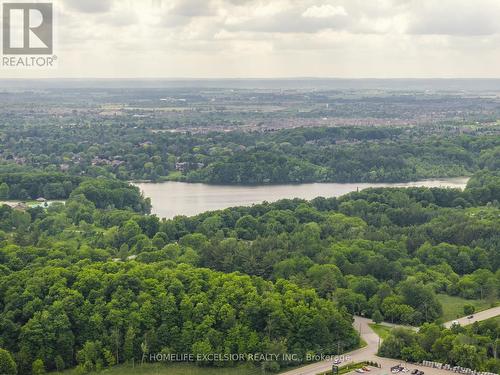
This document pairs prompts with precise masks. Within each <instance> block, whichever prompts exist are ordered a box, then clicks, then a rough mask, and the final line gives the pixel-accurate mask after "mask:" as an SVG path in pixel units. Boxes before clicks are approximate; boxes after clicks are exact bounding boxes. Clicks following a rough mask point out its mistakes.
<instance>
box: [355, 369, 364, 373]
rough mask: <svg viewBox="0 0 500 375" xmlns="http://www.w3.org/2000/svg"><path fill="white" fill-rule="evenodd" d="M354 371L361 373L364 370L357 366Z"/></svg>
mask: <svg viewBox="0 0 500 375" xmlns="http://www.w3.org/2000/svg"><path fill="white" fill-rule="evenodd" d="M356 372H359V373H360V374H363V373H364V372H365V371H364V370H363V369H362V368H358V369H357V370H356Z"/></svg>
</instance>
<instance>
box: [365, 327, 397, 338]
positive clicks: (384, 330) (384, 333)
mask: <svg viewBox="0 0 500 375" xmlns="http://www.w3.org/2000/svg"><path fill="white" fill-rule="evenodd" d="M369 326H370V328H371V329H373V330H374V331H375V333H376V334H377V335H378V336H379V337H380V338H381V339H382V340H385V339H386V338H387V337H388V336H389V334H390V332H391V330H392V327H388V326H385V325H383V324H377V323H370V324H369Z"/></svg>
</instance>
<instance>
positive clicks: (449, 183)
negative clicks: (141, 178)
mask: <svg viewBox="0 0 500 375" xmlns="http://www.w3.org/2000/svg"><path fill="white" fill-rule="evenodd" d="M468 179H469V178H468V177H457V178H446V179H436V180H423V181H415V182H406V183H394V184H391V183H373V184H372V183H345V184H338V183H311V184H296V185H293V184H287V185H258V186H227V185H207V184H191V183H187V182H160V183H153V182H143V183H136V184H135V185H136V186H138V187H139V188H140V189H141V191H142V192H143V193H144V195H145V196H146V197H149V198H151V203H152V205H153V209H152V213H154V214H156V215H158V216H159V217H165V218H168V219H169V218H172V217H174V216H176V215H187V216H192V215H196V214H199V213H202V212H205V211H213V210H219V209H223V208H227V207H234V206H250V205H252V204H255V203H261V202H263V201H268V202H274V201H277V200H279V199H284V198H302V199H313V198H315V197H319V196H322V197H338V196H340V195H344V194H347V193H350V192H352V191H356V190H357V189H359V190H362V189H366V188H369V187H414V186H423V187H451V188H460V189H463V188H464V187H465V185H466V184H467V181H468Z"/></svg>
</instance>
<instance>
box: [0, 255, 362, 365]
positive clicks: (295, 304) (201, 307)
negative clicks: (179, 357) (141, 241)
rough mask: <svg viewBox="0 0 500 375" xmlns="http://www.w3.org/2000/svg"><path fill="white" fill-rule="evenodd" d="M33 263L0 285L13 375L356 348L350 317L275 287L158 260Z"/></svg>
mask: <svg viewBox="0 0 500 375" xmlns="http://www.w3.org/2000/svg"><path fill="white" fill-rule="evenodd" d="M38 251H42V250H38ZM41 258H45V259H41ZM41 258H39V259H38V261H37V262H35V263H34V264H31V265H30V266H28V267H26V268H24V269H22V270H19V271H18V272H12V273H8V274H6V275H3V276H2V277H1V281H2V282H1V287H0V295H1V301H2V308H3V312H2V316H1V323H2V331H1V333H0V346H1V347H3V348H6V349H8V350H9V351H10V352H11V353H13V357H14V359H15V361H16V362H17V365H18V370H19V373H20V374H30V373H31V370H32V366H33V364H34V363H36V362H37V361H38V363H39V364H40V363H41V364H42V366H43V368H45V369H47V370H54V369H57V370H62V369H64V368H69V367H72V366H74V365H75V364H78V367H80V368H81V369H82V370H83V372H86V371H92V370H100V369H102V368H104V367H108V366H113V365H114V364H117V363H123V362H131V361H134V360H135V361H140V360H141V359H142V360H146V361H149V354H150V353H152V354H153V353H154V354H156V353H164V354H169V353H192V354H194V355H197V354H201V355H203V354H211V353H226V354H238V353H274V354H286V353H296V354H297V355H298V357H304V356H305V353H306V351H310V350H312V351H314V352H323V351H325V352H335V350H337V348H338V345H337V343H338V342H342V343H343V347H344V348H345V349H347V348H353V347H355V346H356V345H357V344H358V340H359V339H358V336H357V334H356V332H355V331H354V329H353V328H352V325H351V319H350V317H349V316H348V315H346V314H342V313H340V312H338V311H337V310H336V309H335V307H334V304H333V303H332V302H329V301H326V300H323V299H320V298H318V296H317V295H316V294H315V293H314V292H313V291H312V290H304V289H300V288H298V287H297V286H296V285H293V284H291V283H289V282H286V281H283V280H282V281H280V282H278V283H276V284H272V283H270V282H267V281H264V280H262V279H259V278H251V277H249V276H243V275H237V274H222V273H219V272H214V271H210V270H207V269H196V268H192V267H189V266H186V265H184V266H179V267H169V266H168V265H166V264H164V263H161V262H159V263H157V264H150V265H145V264H140V263H137V262H130V263H126V264H125V263H118V262H109V261H108V262H97V263H94V264H89V262H88V261H87V262H85V261H83V262H80V263H77V264H73V265H71V266H69V267H67V262H66V261H65V259H64V256H63V254H62V253H61V250H60V251H59V254H58V255H57V256H54V254H51V253H50V252H47V253H46V254H45V257H41ZM21 290H22V291H23V292H22V296H23V297H22V299H20V296H19V295H18V293H17V292H18V291H21ZM205 364H206V365H209V364H212V365H213V364H214V363H210V362H206V363H205ZM232 364H234V363H232V362H229V363H226V364H225V365H226V366H227V365H232ZM287 364H289V363H287V362H269V363H266V366H267V368H268V369H273V370H277V369H279V368H280V366H282V365H287ZM219 365H220V364H219ZM256 365H258V363H257V364H256Z"/></svg>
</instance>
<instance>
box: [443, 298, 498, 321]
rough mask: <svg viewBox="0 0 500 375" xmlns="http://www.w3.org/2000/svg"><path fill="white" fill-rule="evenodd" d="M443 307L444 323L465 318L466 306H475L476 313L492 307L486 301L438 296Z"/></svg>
mask: <svg viewBox="0 0 500 375" xmlns="http://www.w3.org/2000/svg"><path fill="white" fill-rule="evenodd" d="M437 298H438V300H439V302H440V303H441V305H443V316H442V318H441V320H442V321H444V322H448V321H450V320H453V319H456V318H460V317H462V316H464V305H473V306H474V307H475V308H476V312H478V311H482V310H486V309H489V308H490V307H491V306H490V304H489V303H488V302H487V301H485V300H476V299H465V298H461V297H455V296H448V295H446V294H438V296H437Z"/></svg>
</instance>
